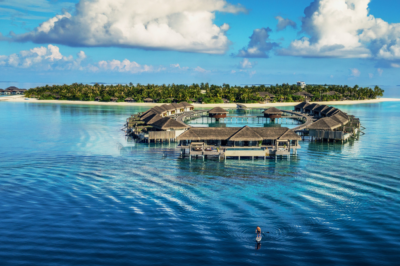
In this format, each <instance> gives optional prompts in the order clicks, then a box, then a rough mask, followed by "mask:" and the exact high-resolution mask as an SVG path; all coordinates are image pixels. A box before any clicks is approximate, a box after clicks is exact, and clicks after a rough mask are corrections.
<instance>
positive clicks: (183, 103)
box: [181, 102, 194, 107]
mask: <svg viewBox="0 0 400 266" xmlns="http://www.w3.org/2000/svg"><path fill="white" fill-rule="evenodd" d="M181 104H182V105H183V106H184V107H194V106H193V105H191V104H190V103H188V102H181Z"/></svg>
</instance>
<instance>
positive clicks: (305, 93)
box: [293, 91, 314, 97]
mask: <svg viewBox="0 0 400 266" xmlns="http://www.w3.org/2000/svg"><path fill="white" fill-rule="evenodd" d="M293 95H295V96H303V97H313V96H314V95H313V94H311V93H309V92H306V91H299V92H296V93H294V94H293Z"/></svg>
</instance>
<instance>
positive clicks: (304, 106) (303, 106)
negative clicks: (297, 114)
mask: <svg viewBox="0 0 400 266" xmlns="http://www.w3.org/2000/svg"><path fill="white" fill-rule="evenodd" d="M309 105H310V104H309V103H308V102H302V103H299V104H298V105H296V106H295V107H294V108H300V109H301V108H306V107H307V106H309Z"/></svg>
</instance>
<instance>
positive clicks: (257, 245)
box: [256, 242, 261, 250]
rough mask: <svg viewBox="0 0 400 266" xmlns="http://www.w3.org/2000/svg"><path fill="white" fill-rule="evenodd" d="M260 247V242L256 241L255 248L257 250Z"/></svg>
mask: <svg viewBox="0 0 400 266" xmlns="http://www.w3.org/2000/svg"><path fill="white" fill-rule="evenodd" d="M260 248H261V243H260V242H258V243H257V244H256V250H259V249H260Z"/></svg>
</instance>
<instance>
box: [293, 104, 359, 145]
mask: <svg viewBox="0 0 400 266" xmlns="http://www.w3.org/2000/svg"><path fill="white" fill-rule="evenodd" d="M294 110H295V111H297V112H300V113H305V114H308V115H311V116H314V120H315V122H313V123H311V124H309V125H307V127H306V128H305V129H304V130H302V131H300V132H299V133H301V134H303V135H306V136H310V137H311V139H312V140H320V141H324V140H325V141H328V142H329V141H331V140H332V141H341V142H344V141H346V140H348V139H349V138H350V137H352V136H354V135H355V134H357V133H358V132H359V130H360V126H361V125H360V120H359V119H358V118H355V117H354V116H350V115H348V114H346V113H344V112H343V111H341V110H340V109H337V108H335V107H331V106H327V105H318V104H315V103H314V104H309V103H308V102H303V103H300V104H298V105H296V106H295V107H294Z"/></svg>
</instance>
